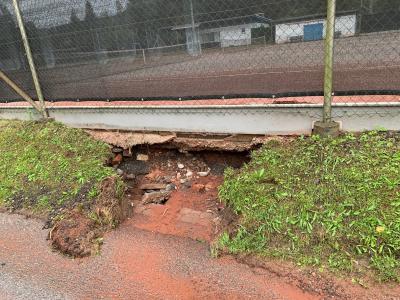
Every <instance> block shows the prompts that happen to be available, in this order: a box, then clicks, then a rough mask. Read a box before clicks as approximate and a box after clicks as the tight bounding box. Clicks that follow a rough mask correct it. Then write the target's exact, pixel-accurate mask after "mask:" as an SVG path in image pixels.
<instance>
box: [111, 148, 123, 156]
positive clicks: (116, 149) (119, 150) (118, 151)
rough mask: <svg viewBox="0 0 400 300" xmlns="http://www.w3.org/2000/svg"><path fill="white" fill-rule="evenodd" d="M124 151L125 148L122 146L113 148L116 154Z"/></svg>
mask: <svg viewBox="0 0 400 300" xmlns="http://www.w3.org/2000/svg"><path fill="white" fill-rule="evenodd" d="M123 151H124V149H122V148H120V147H113V148H112V152H113V153H115V154H118V153H122V152H123Z"/></svg>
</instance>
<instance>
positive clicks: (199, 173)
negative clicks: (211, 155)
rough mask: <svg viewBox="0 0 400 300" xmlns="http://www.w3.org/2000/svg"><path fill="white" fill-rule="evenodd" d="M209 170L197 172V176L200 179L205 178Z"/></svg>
mask: <svg viewBox="0 0 400 300" xmlns="http://www.w3.org/2000/svg"><path fill="white" fill-rule="evenodd" d="M210 172H211V169H208V171H205V172H197V175H199V176H200V177H207V176H208V175H210Z"/></svg>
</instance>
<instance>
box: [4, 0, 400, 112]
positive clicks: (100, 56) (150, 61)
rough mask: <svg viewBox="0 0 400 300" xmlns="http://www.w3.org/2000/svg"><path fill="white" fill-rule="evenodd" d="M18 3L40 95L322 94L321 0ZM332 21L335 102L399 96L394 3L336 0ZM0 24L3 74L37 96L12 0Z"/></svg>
mask: <svg viewBox="0 0 400 300" xmlns="http://www.w3.org/2000/svg"><path fill="white" fill-rule="evenodd" d="M18 2H19V5H20V9H21V12H22V16H23V20H24V25H25V28H26V31H27V36H28V40H29V44H30V46H31V48H32V55H33V59H34V61H35V64H36V67H37V69H38V74H39V80H40V83H41V86H42V89H43V94H44V97H45V99H46V100H47V101H67V100H69V101H85V100H89V101H94V100H98V101H116V100H124V101H128V100H129V101H146V100H157V101H166V100H173V101H175V100H176V101H179V100H191V102H190V103H200V100H201V102H202V103H203V102H204V101H203V100H205V99H214V100H212V101H213V102H212V103H214V104H221V105H223V104H227V103H233V102H235V101H236V102H237V101H240V103H242V104H243V103H255V102H257V103H276V104H279V103H322V102H323V99H324V98H323V95H324V75H325V74H324V72H325V71H326V70H325V62H324V58H325V52H324V38H325V36H326V29H327V23H328V22H330V21H333V20H327V14H326V12H327V1H326V0H309V1H302V0H213V1H211V0H110V1H103V0H87V1H81V0H79V1H78V0H19V1H18ZM327 21H328V22H327ZM334 21H335V26H334V38H335V43H334V64H333V67H332V68H333V70H332V71H333V77H331V78H332V81H333V93H334V95H335V96H334V98H333V102H334V103H335V102H336V103H376V102H400V2H399V1H398V0H379V1H377V0H337V3H336V17H335V20H334ZM0 28H1V30H2V34H1V36H0V70H1V71H3V72H4V73H5V74H7V76H8V77H10V78H11V79H12V80H13V81H14V82H15V83H16V84H17V85H19V86H20V87H21V88H22V89H23V90H24V91H26V92H27V93H28V94H29V95H30V96H31V97H32V98H37V96H36V92H35V88H34V84H33V80H32V74H31V72H30V69H29V65H28V62H27V55H26V53H25V50H24V47H23V43H22V40H21V35H20V32H19V29H18V25H17V22H16V16H15V10H14V7H13V2H12V1H11V0H3V1H2V3H1V4H0ZM239 98H240V100H238V99H239ZM215 99H218V100H215ZM231 99H235V100H231ZM18 100H21V99H20V97H19V96H18V95H17V94H15V92H14V91H13V90H11V89H10V88H9V87H8V86H7V85H5V84H4V83H3V82H0V102H9V101H18ZM208 103H211V102H208Z"/></svg>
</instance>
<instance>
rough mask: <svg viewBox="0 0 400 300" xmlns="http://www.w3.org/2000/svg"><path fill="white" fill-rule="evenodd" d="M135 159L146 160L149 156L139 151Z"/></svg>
mask: <svg viewBox="0 0 400 300" xmlns="http://www.w3.org/2000/svg"><path fill="white" fill-rule="evenodd" d="M136 160H140V161H148V160H149V156H148V155H147V154H142V153H139V154H138V155H137V156H136Z"/></svg>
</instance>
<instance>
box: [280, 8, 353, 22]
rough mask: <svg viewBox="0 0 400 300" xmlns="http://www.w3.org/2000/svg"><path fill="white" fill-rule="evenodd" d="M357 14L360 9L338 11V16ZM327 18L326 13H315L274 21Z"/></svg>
mask: <svg viewBox="0 0 400 300" xmlns="http://www.w3.org/2000/svg"><path fill="white" fill-rule="evenodd" d="M357 14H358V10H348V11H342V12H337V13H336V16H348V15H357ZM325 18H326V14H314V15H307V16H299V17H291V18H284V19H280V20H274V21H273V23H274V24H283V23H295V22H300V21H311V20H316V19H318V20H319V19H325Z"/></svg>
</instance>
